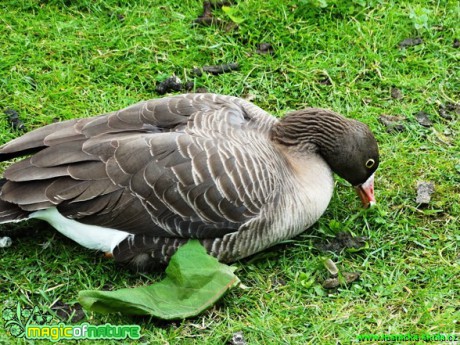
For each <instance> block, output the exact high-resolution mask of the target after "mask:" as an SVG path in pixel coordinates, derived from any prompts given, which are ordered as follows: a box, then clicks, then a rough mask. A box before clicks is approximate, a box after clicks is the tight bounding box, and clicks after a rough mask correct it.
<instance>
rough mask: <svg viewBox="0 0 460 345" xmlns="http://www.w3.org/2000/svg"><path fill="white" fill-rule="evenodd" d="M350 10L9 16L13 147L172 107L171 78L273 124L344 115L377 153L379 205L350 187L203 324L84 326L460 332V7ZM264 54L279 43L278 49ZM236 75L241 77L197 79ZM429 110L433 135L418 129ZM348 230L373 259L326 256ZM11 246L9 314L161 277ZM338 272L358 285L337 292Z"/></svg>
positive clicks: (245, 270)
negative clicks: (166, 84) (18, 140)
mask: <svg viewBox="0 0 460 345" xmlns="http://www.w3.org/2000/svg"><path fill="white" fill-rule="evenodd" d="M342 3H345V1H344V2H342V1H339V0H336V1H334V0H316V1H315V0H303V1H301V0H299V1H290V0H286V1H278V0H266V1H239V2H237V3H236V4H234V5H231V6H229V7H228V8H223V9H222V8H216V9H213V10H212V12H211V13H212V18H211V19H212V20H209V21H212V23H210V25H208V24H209V23H207V21H206V20H201V22H202V23H195V20H196V19H197V18H198V17H199V16H200V15H201V14H203V3H202V1H195V0H185V1H177V0H165V1H147V0H139V1H123V0H120V1H115V0H105V1H90V0H80V1H68V0H61V1H58V0H56V1H53V0H41V1H39V0H31V1H16V0H3V1H2V3H1V4H0V49H1V54H0V144H2V143H5V142H7V141H8V140H11V139H13V138H15V137H17V136H19V135H21V134H22V133H23V132H25V131H28V130H32V129H34V128H37V127H40V126H43V125H46V124H49V123H52V122H53V121H58V120H65V119H71V118H75V117H87V116H92V115H96V114H100V113H105V112H109V111H112V110H117V109H120V108H123V107H125V106H128V105H130V104H132V103H135V102H138V101H140V100H145V99H151V98H157V97H161V96H160V95H159V94H158V93H157V91H156V86H157V83H158V82H161V81H164V80H165V79H166V78H168V77H170V76H172V75H175V76H177V77H178V78H180V79H181V80H182V81H183V82H184V83H185V82H193V85H194V86H193V87H194V90H197V89H198V88H205V89H206V90H208V91H209V92H214V93H222V94H228V95H235V96H239V97H245V98H249V99H251V100H252V101H253V102H254V103H255V104H257V105H258V106H260V107H262V108H263V109H265V110H267V111H269V112H271V113H273V114H275V115H277V116H282V115H283V114H284V113H285V112H286V111H288V110H293V109H299V108H303V107H307V106H314V107H323V108H329V109H332V110H334V111H336V112H339V113H342V114H344V115H345V116H347V117H350V118H355V119H358V120H360V121H362V122H365V123H366V124H368V125H369V126H370V128H371V129H372V130H373V132H374V133H375V135H376V137H377V140H378V142H379V145H380V151H381V165H380V168H379V170H378V171H377V174H376V182H375V188H376V197H377V202H378V206H377V207H375V208H373V209H370V210H362V209H361V208H360V203H359V200H358V198H357V197H356V195H355V193H354V191H353V189H352V188H350V186H348V185H347V184H346V183H345V182H344V181H343V180H340V179H337V180H336V181H337V183H336V190H335V193H334V197H333V199H332V201H331V203H330V205H329V208H328V210H327V212H326V213H325V214H324V215H323V217H322V218H321V219H320V221H319V222H318V223H317V224H315V225H314V226H313V227H312V228H311V229H310V230H308V231H307V232H305V233H304V234H302V235H301V236H299V237H297V238H295V239H293V240H291V241H288V242H286V243H284V244H281V245H279V246H277V247H276V248H273V249H271V250H267V251H265V252H263V253H260V254H258V255H256V256H254V257H252V258H249V259H246V260H242V261H240V262H237V263H236V264H235V265H236V266H237V267H238V270H237V272H236V273H237V275H238V276H239V278H240V280H241V282H242V283H243V284H244V285H243V287H238V288H235V289H233V290H231V291H230V292H229V293H228V294H227V295H225V296H224V298H223V299H221V300H220V301H219V303H218V304H217V305H215V306H214V307H212V308H211V309H210V310H208V311H206V312H204V313H203V314H202V315H201V316H198V317H195V318H192V319H188V320H183V321H175V322H165V321H158V320H152V319H149V318H131V317H127V316H121V315H108V316H105V315H101V314H95V313H89V312H88V313H86V315H83V316H84V317H83V318H82V319H81V320H80V321H78V322H88V323H89V324H93V325H99V324H105V323H111V324H112V325H126V324H136V325H140V326H141V334H142V338H141V339H140V340H139V341H138V343H139V344H141V343H145V344H147V343H152V344H226V343H230V341H231V338H232V336H233V334H234V333H236V332H242V333H243V335H244V338H245V339H246V342H247V344H348V343H350V342H357V339H358V335H360V334H368V333H373V334H431V335H435V334H439V333H443V334H453V333H455V332H457V333H458V334H460V225H459V224H460V219H459V218H460V137H459V134H460V132H459V130H460V123H459V119H460V106H459V105H458V104H459V102H460V64H459V57H460V48H459V39H460V29H459V28H460V27H459V25H458V23H459V22H460V7H459V6H460V5H459V3H458V1H455V0H445V1H442V0H439V1H428V0H425V1H422V0H415V1H409V0H406V1H383V0H381V1H378V0H353V1H352V0H350V1H348V2H346V3H347V5H343V4H342ZM203 22H204V23H203ZM417 38H420V39H417ZM406 39H410V40H406ZM404 40H406V41H404ZM262 43H266V44H270V46H267V45H265V48H267V47H268V51H267V52H261V50H263V49H262V48H263V47H261V46H260V45H261V44H262ZM228 63H238V64H239V70H235V71H231V72H229V73H223V74H219V75H213V74H210V73H203V74H201V75H197V74H196V73H193V69H194V68H196V67H203V66H209V65H220V64H228ZM189 84H191V83H189ZM174 93H178V91H175V92H174V91H173V92H171V93H168V94H174ZM7 109H13V110H15V111H17V112H18V114H19V118H20V120H21V121H22V125H23V127H24V128H22V129H21V128H18V127H21V126H13V125H12V121H10V120H9V119H8V116H7V115H6V114H4V111H5V110H7ZM419 112H424V113H426V114H428V117H429V119H430V121H431V124H425V126H423V125H421V124H420V123H419V121H420V119H419V116H417V114H419ZM382 115H390V116H398V117H399V119H397V121H398V122H397V124H396V125H395V126H391V125H390V127H388V126H387V125H385V124H383V123H382V121H381V120H380V117H381V116H382ZM16 124H17V123H16ZM2 164H3V163H2ZM4 166H5V165H4V164H3V165H0V170H2V169H3V168H4ZM419 181H428V182H432V183H434V193H433V194H432V196H431V201H430V202H429V203H428V204H427V205H420V204H418V203H417V202H416V193H417V183H418V182H419ZM0 229H1V228H0ZM341 231H346V232H349V233H351V234H353V235H356V236H367V237H368V238H369V239H368V241H367V246H366V247H365V248H363V249H362V250H359V251H350V250H348V251H347V250H344V251H341V252H339V253H333V252H322V251H320V250H318V249H317V248H316V247H317V246H316V245H315V244H316V243H317V242H318V240H321V239H323V240H324V239H328V240H332V239H333V238H334V236H335V235H336V234H337V233H338V232H341ZM16 235H17V236H16ZM11 237H12V238H13V245H12V246H11V247H9V248H5V249H0V267H1V268H0V300H1V302H2V304H3V306H2V308H6V307H11V306H15V305H16V304H17V303H18V302H19V303H20V304H21V305H22V306H23V308H31V307H34V306H38V308H39V309H40V310H43V311H45V312H46V311H47V310H49V308H50V307H51V306H52V305H53V304H55V303H56V302H60V303H62V304H64V305H67V306H70V307H72V308H73V307H74V304H75V303H76V302H77V294H78V291H80V290H86V289H119V288H123V287H133V286H141V285H145V284H149V283H151V282H152V281H155V280H158V279H160V278H161V275H160V274H138V273H133V272H130V271H128V270H122V269H120V268H119V267H117V266H116V265H115V264H114V263H113V262H112V261H110V260H107V259H105V258H103V257H102V256H101V254H100V253H94V252H91V251H89V250H85V249H83V248H80V247H77V246H76V245H75V244H74V243H73V242H72V241H70V240H68V239H66V238H64V237H63V236H61V235H60V234H58V233H56V232H55V231H53V230H52V229H50V228H49V227H48V226H46V225H42V224H38V225H37V224H30V225H28V226H27V225H23V226H21V227H20V229H18V230H17V231H16V232H15V233H13V234H11ZM326 258H330V259H332V260H333V261H334V262H335V263H336V264H337V266H338V268H339V270H340V271H341V272H359V273H360V274H361V276H360V279H359V280H357V281H355V282H353V283H351V284H348V285H344V286H341V287H339V288H337V289H332V290H326V289H324V288H323V287H322V285H321V283H322V281H323V280H324V279H325V278H327V277H328V271H327V269H326V268H325V266H324V265H323V261H324V260H325V259H326ZM57 320H58V319H55V321H56V322H57ZM66 323H68V324H72V322H71V321H66ZM459 340H460V339H459ZM15 341H16V342H17V343H23V342H24V340H23V339H15V338H13V337H11V335H9V334H8V333H7V331H6V328H5V327H4V325H3V324H2V322H1V321H0V344H10V343H14V342H15ZM34 343H35V344H41V343H45V342H44V341H43V342H42V341H35V342H34ZM80 343H81V344H93V343H94V341H81V342H80ZM99 343H101V344H102V343H109V342H102V341H101V342H99ZM112 343H113V344H119V343H128V341H113V342H112ZM130 343H136V342H130ZM368 343H373V342H368ZM393 343H398V342H393ZM399 343H402V342H399ZM403 343H404V344H411V343H415V342H403Z"/></svg>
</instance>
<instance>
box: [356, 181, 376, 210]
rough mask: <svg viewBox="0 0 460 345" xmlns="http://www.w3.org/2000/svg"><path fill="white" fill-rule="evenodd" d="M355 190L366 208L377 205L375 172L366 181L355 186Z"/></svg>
mask: <svg viewBox="0 0 460 345" xmlns="http://www.w3.org/2000/svg"><path fill="white" fill-rule="evenodd" d="M355 190H356V193H357V194H358V196H359V198H360V199H361V202H362V203H363V206H364V207H365V208H367V207H370V206H373V205H375V203H376V202H375V196H374V174H372V175H371V176H370V177H369V178H368V179H367V181H366V182H364V183H362V184H360V185H358V186H355Z"/></svg>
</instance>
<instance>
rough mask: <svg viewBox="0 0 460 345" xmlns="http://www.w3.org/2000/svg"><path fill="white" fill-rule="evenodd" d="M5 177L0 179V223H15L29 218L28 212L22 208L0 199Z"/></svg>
mask: <svg viewBox="0 0 460 345" xmlns="http://www.w3.org/2000/svg"><path fill="white" fill-rule="evenodd" d="M5 183H6V179H0V224H4V223H16V222H20V221H22V220H26V219H27V218H29V212H27V211H24V210H22V209H21V208H20V207H19V206H18V205H16V204H13V203H10V202H8V201H5V200H2V187H3V185H4V184H5Z"/></svg>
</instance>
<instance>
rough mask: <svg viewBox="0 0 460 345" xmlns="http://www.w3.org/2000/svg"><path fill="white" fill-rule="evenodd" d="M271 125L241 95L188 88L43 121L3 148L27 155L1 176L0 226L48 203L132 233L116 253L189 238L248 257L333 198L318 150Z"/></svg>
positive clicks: (159, 251)
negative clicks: (279, 138)
mask: <svg viewBox="0 0 460 345" xmlns="http://www.w3.org/2000/svg"><path fill="white" fill-rule="evenodd" d="M277 123H278V120H277V119H276V118H275V117H273V116H271V115H269V114H268V113H266V112H265V111H263V110H262V109H260V108H258V107H257V106H255V105H253V104H251V103H249V102H246V101H244V100H242V99H240V98H236V97H230V96H222V95H214V94H186V95H180V96H174V97H169V98H163V99H158V100H150V101H145V102H141V103H138V104H135V105H133V106H130V107H128V108H125V109H123V110H120V111H117V112H112V113H109V114H105V115H100V116H97V117H93V118H83V119H76V120H70V121H65V122H62V123H56V124H52V125H49V126H45V127H42V128H40V129H37V130H35V131H32V132H30V133H27V134H25V135H24V136H22V137H20V138H17V139H15V140H13V141H11V142H10V143H7V144H5V145H3V146H1V147H0V159H1V160H5V159H10V158H14V157H17V156H21V155H23V154H29V153H31V152H32V153H34V154H33V155H31V156H29V157H27V158H25V159H23V160H21V161H19V162H16V163H14V164H12V165H11V166H10V167H9V168H7V169H6V170H5V172H4V179H5V180H3V181H2V184H1V193H0V223H2V222H9V221H17V220H20V219H24V218H27V216H28V215H29V214H30V213H31V212H35V211H38V210H44V209H47V208H50V207H56V208H57V209H58V210H59V212H60V213H61V214H63V215H64V216H65V217H68V218H71V219H75V220H78V221H79V222H82V223H85V224H91V225H98V226H102V227H108V228H112V229H118V230H122V231H127V232H129V233H130V234H131V235H130V236H128V237H127V238H126V239H125V240H124V241H122V242H120V243H119V244H118V246H117V247H116V248H115V249H114V251H113V254H114V257H115V259H116V260H118V261H121V262H131V263H134V264H135V265H138V266H140V267H144V266H150V265H155V264H158V263H165V262H167V261H168V260H169V258H170V256H171V255H172V254H173V253H174V252H175V250H176V249H177V248H178V247H179V246H180V245H182V244H183V243H185V242H186V241H187V240H188V239H191V238H196V239H199V240H200V241H201V242H202V243H203V245H204V246H205V247H206V248H207V250H208V252H209V253H211V254H212V255H214V256H216V257H217V258H219V259H220V260H221V261H225V262H231V261H234V260H237V259H240V258H243V257H246V256H248V255H251V254H253V253H256V252H258V251H260V250H262V249H265V248H267V247H270V246H272V245H274V244H276V243H279V242H280V241H282V240H284V239H287V238H291V237H293V236H295V235H297V234H298V233H300V232H302V231H303V230H304V229H306V228H307V227H309V226H310V225H312V224H313V223H314V222H315V221H316V220H317V219H318V218H319V217H320V216H321V214H322V213H323V212H324V210H325V209H326V207H327V204H328V203H329V200H330V197H331V195H332V187H333V182H332V173H331V171H330V169H329V167H328V166H327V164H326V163H325V162H324V160H323V159H322V158H321V157H320V156H319V155H317V154H316V153H315V152H304V153H299V152H294V153H291V154H289V152H288V151H289V149H286V150H288V151H285V149H284V148H283V147H280V145H275V144H274V142H273V141H272V130H273V128H274V126H275V125H276V124H277ZM312 151H315V150H312ZM305 167H309V168H311V169H304V168H305ZM305 170H306V172H305Z"/></svg>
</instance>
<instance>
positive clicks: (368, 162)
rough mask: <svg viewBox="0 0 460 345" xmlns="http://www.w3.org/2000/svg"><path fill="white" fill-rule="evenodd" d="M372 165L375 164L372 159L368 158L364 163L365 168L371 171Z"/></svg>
mask: <svg viewBox="0 0 460 345" xmlns="http://www.w3.org/2000/svg"><path fill="white" fill-rule="evenodd" d="M374 164H375V161H374V160H373V159H372V158H370V159H368V160H367V162H366V168H368V169H371V168H372V167H373V166H374Z"/></svg>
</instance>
